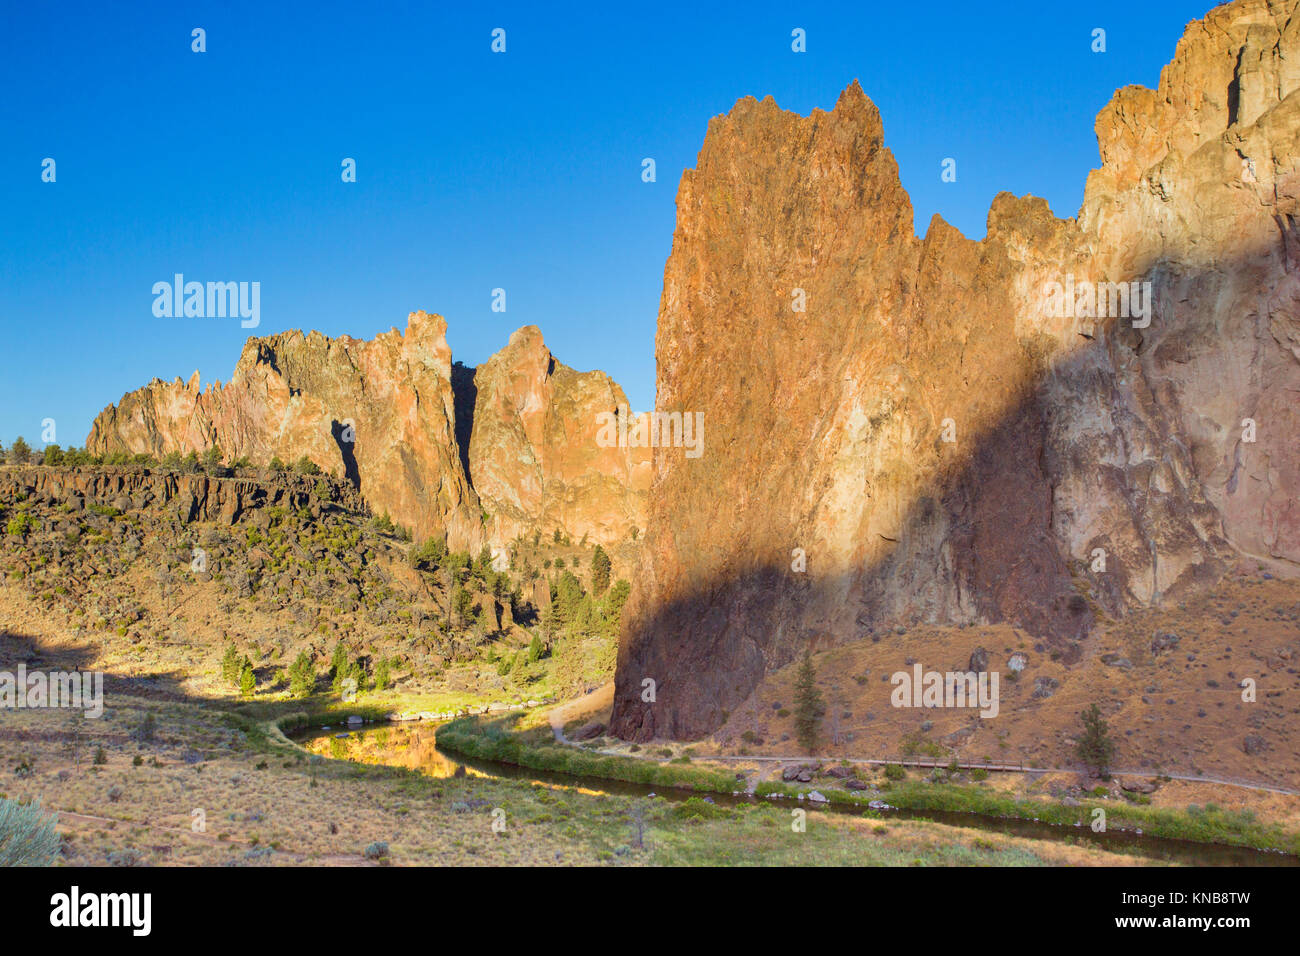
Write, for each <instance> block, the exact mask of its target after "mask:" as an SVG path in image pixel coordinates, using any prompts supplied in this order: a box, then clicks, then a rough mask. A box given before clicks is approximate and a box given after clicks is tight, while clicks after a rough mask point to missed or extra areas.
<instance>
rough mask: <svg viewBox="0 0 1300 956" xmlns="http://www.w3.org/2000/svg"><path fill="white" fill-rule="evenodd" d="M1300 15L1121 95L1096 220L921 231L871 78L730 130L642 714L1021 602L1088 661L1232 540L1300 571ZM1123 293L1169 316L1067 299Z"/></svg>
mask: <svg viewBox="0 0 1300 956" xmlns="http://www.w3.org/2000/svg"><path fill="white" fill-rule="evenodd" d="M1296 7H1297V3H1296V2H1295V0H1292V2H1288V3H1269V2H1266V0H1240V2H1237V3H1233V4H1230V5H1227V6H1224V7H1220V8H1217V9H1215V10H1214V11H1212V12H1211V13H1210V14H1209V15H1208V16H1207V17H1206V18H1205V19H1204V20H1203V21H1199V22H1195V23H1193V24H1191V25H1190V26H1189V27H1188V29H1187V32H1186V34H1185V36H1184V38H1183V39H1182V41H1181V42H1180V43H1179V45H1178V49H1177V51H1176V54H1175V57H1174V60H1173V62H1172V63H1171V64H1170V65H1169V66H1168V67H1167V68H1166V69H1165V71H1164V73H1163V74H1162V77H1161V81H1160V85H1159V88H1158V89H1157V90H1154V91H1152V90H1145V89H1141V88H1137V87H1129V88H1125V89H1123V90H1120V91H1119V92H1118V93H1116V95H1115V97H1114V98H1113V100H1112V101H1111V103H1110V104H1109V105H1108V106H1107V107H1106V108H1105V109H1104V110H1103V111H1102V112H1101V114H1100V115H1099V117H1098V119H1097V135H1098V141H1099V145H1100V149H1101V157H1102V167H1101V168H1100V169H1099V170H1096V171H1094V172H1093V173H1092V174H1091V176H1090V177H1089V180H1088V184H1087V189H1086V195H1085V201H1084V204H1083V207H1082V210H1081V211H1080V214H1079V216H1078V218H1077V219H1067V220H1060V219H1057V218H1055V217H1054V216H1053V215H1052V214H1051V212H1050V211H1049V210H1048V208H1047V205H1046V203H1044V202H1043V201H1041V200H1038V199H1034V198H1032V197H1025V198H1021V199H1017V198H1014V197H1012V196H1011V195H1009V194H1005V193H1004V194H1002V195H1000V196H998V197H997V199H996V200H995V201H994V203H993V206H992V208H991V210H990V212H989V219H988V234H987V236H986V238H985V239H983V240H982V241H979V242H975V241H972V240H969V239H966V238H964V237H962V236H961V235H960V234H959V233H958V232H957V231H956V230H955V229H953V228H952V227H951V226H949V225H948V224H947V223H945V222H944V221H943V220H942V219H940V218H939V217H935V218H934V219H933V220H932V222H931V224H930V226H929V229H928V231H927V233H926V235H925V236H924V238H918V237H916V236H915V234H914V232H913V228H912V218H913V216H912V208H911V204H910V201H909V199H908V197H907V194H906V193H905V191H904V190H903V188H902V186H901V184H900V182H899V177H898V170H897V164H896V162H895V160H894V157H893V155H892V154H891V153H890V152H889V150H888V149H887V148H886V147H885V145H884V137H883V131H882V126H881V119H880V115H879V113H878V111H877V110H876V108H875V107H874V106H873V105H872V104H871V103H870V101H869V100H868V99H867V98H866V97H865V95H864V94H863V92H862V90H861V89H860V88H859V87H858V85H857V84H856V83H854V84H853V85H852V86H850V87H849V88H848V89H847V90H846V91H845V92H844V94H843V95H842V96H841V97H840V100H839V102H838V103H837V105H836V107H835V109H834V111H833V112H831V113H825V112H822V111H820V110H814V111H813V113H812V115H811V116H808V117H802V116H798V115H795V114H792V113H789V112H785V111H783V110H781V109H779V108H778V107H777V105H776V104H775V103H774V102H773V100H772V99H771V98H770V97H769V98H768V99H765V100H763V101H761V102H759V101H757V100H755V99H753V98H746V99H743V100H741V101H740V102H739V103H737V104H736V106H735V108H734V109H733V110H732V111H731V113H730V114H728V115H726V116H722V117H717V118H715V119H714V120H713V121H712V122H711V123H710V125H709V129H708V133H707V135H706V137H705V141H704V145H703V148H702V149H701V151H700V155H699V160H698V163H697V166H696V168H695V169H694V170H687V171H686V172H685V173H684V174H683V176H682V181H681V185H680V188H679V192H678V199H677V207H678V221H677V229H676V233H675V235H674V237H673V248H672V253H671V256H670V258H669V261H668V264H667V267H666V269H665V278H664V290H663V297H662V301H661V307H660V319H659V328H658V334H657V338H656V358H657V362H658V382H657V387H658V395H657V403H656V404H657V407H658V408H660V409H676V410H686V411H702V412H703V413H704V417H705V420H706V421H707V423H708V433H709V436H710V437H709V442H708V445H707V448H706V450H705V453H704V455H703V457H702V458H700V459H698V460H695V461H692V460H688V459H686V458H685V457H684V456H683V455H682V454H681V452H680V451H679V450H676V449H658V450H657V451H656V452H655V455H654V478H653V485H652V491H651V498H650V511H649V515H648V518H647V531H646V540H645V544H644V548H643V565H644V567H643V569H642V571H641V574H640V576H639V580H638V582H637V585H636V587H635V590H634V594H633V597H632V601H631V603H630V604H629V608H628V613H627V614H626V615H625V618H624V621H625V630H624V640H623V646H622V648H621V653H620V661H619V669H618V678H617V690H616V696H615V709H614V715H613V721H612V729H613V730H614V731H615V732H617V733H618V734H620V735H621V736H624V737H631V738H636V739H648V738H650V737H653V736H657V735H658V736H669V737H678V738H683V737H684V738H691V737H698V736H701V735H704V734H706V733H709V732H710V731H712V730H713V729H715V728H716V727H718V726H719V725H720V724H721V723H722V721H723V720H724V719H725V717H726V714H727V712H728V711H730V710H732V709H733V708H735V707H736V706H737V705H738V704H739V703H740V702H742V701H743V700H745V698H746V697H747V696H748V694H749V693H750V692H751V691H752V689H753V688H754V687H755V686H756V684H757V683H758V681H759V680H761V678H762V676H763V675H764V674H765V673H766V672H768V671H770V670H771V669H772V668H774V667H778V666H780V665H782V664H784V663H786V662H788V661H789V660H791V659H792V658H793V657H794V655H795V654H797V653H798V652H799V651H800V650H801V649H802V648H803V647H805V646H807V645H809V644H810V643H811V644H814V645H820V644H824V643H833V642H838V641H844V640H853V639H859V638H862V637H864V636H868V635H870V634H871V633H872V631H873V630H877V629H880V628H883V627H888V626H893V625H897V624H907V623H911V622H921V621H924V622H931V623H956V624H960V623H969V622H987V623H997V622H1009V623H1014V624H1017V625H1019V626H1022V627H1024V628H1025V629H1026V630H1028V631H1030V632H1031V633H1032V634H1034V635H1035V636H1036V637H1038V638H1041V639H1044V640H1049V641H1051V642H1053V643H1054V644H1055V646H1056V648H1057V649H1058V651H1059V652H1060V653H1061V654H1062V655H1063V657H1064V658H1065V659H1066V660H1070V659H1073V658H1074V657H1075V656H1077V655H1078V654H1079V653H1080V647H1081V643H1080V642H1082V641H1086V638H1087V635H1088V633H1089V630H1090V627H1091V626H1092V622H1093V620H1094V619H1095V618H1096V616H1097V615H1098V614H1099V613H1101V612H1103V611H1106V612H1110V613H1123V611H1124V609H1125V608H1127V607H1131V606H1134V605H1139V604H1146V603H1150V602H1155V601H1160V600H1164V599H1166V598H1169V597H1171V596H1173V595H1176V594H1177V593H1178V592H1179V590H1180V589H1184V588H1188V587H1191V586H1193V585H1195V584H1196V583H1197V582H1198V581H1201V580H1204V579H1207V578H1210V577H1213V576H1214V575H1215V574H1216V573H1217V572H1218V570H1219V568H1220V566H1221V563H1222V560H1223V559H1224V558H1225V557H1227V556H1230V555H1233V554H1235V553H1245V554H1249V555H1255V556H1258V557H1260V558H1261V559H1264V560H1276V561H1280V562H1283V563H1291V564H1294V563H1297V562H1300V504H1297V501H1298V500H1300V494H1298V493H1300V455H1298V454H1297V450H1296V447H1295V439H1296V436H1297V434H1300V429H1298V428H1297V424H1298V422H1297V417H1298V416H1297V409H1298V408H1300V404H1298V403H1297V402H1296V395H1297V394H1300V285H1297V283H1298V282H1300V279H1298V278H1297V275H1298V274H1297V270H1296V268H1295V266H1296V261H1297V258H1296V257H1297V250H1298V249H1300V246H1298V245H1297V235H1296V228H1295V216H1296V212H1297V198H1296V189H1297V185H1298V184H1300V178H1298V176H1297V160H1298V158H1300V151H1298V150H1297V148H1296V147H1297V142H1296V139H1297V136H1300V115H1298V112H1300V96H1298V95H1297V94H1296V93H1295V90H1296V88H1297V87H1298V86H1300V42H1297V31H1298V30H1300V18H1296V17H1295V16H1294V13H1295V10H1296ZM1121 282H1123V283H1130V282H1138V283H1139V284H1140V283H1144V282H1149V283H1150V295H1151V300H1150V301H1151V305H1152V308H1151V310H1150V323H1149V325H1145V317H1142V316H1139V317H1133V316H1129V317H1121V316H1119V315H1116V314H1114V312H1110V310H1109V309H1107V310H1105V311H1107V312H1109V313H1110V314H1106V315H1101V316H1095V315H1094V316H1092V317H1089V316H1087V315H1083V314H1081V313H1085V312H1087V311H1088V309H1087V307H1086V304H1085V303H1086V299H1084V300H1083V301H1077V302H1075V303H1074V304H1075V305H1076V306H1081V308H1075V309H1063V308H1061V307H1060V303H1059V302H1057V303H1054V302H1053V300H1052V297H1051V295H1049V294H1048V290H1050V289H1051V288H1052V284H1053V283H1057V284H1060V285H1064V284H1066V283H1070V284H1071V285H1074V284H1075V283H1077V284H1078V287H1079V288H1083V287H1084V284H1085V283H1121ZM1141 288H1142V286H1141V285H1139V289H1141ZM796 303H800V304H804V305H805V306H806V311H802V312H800V311H795V310H794V309H795V304H796ZM1107 304H1108V305H1109V303H1107ZM1115 305H1116V309H1115V311H1118V305H1119V302H1118V300H1117V301H1116V303H1115ZM719 370H725V373H724V374H720V372H719ZM1245 419H1251V420H1252V421H1253V422H1254V423H1255V425H1256V430H1255V432H1254V434H1253V435H1251V434H1250V433H1249V432H1248V431H1247V430H1246V424H1245V422H1244V420H1245ZM1252 437H1253V438H1254V439H1255V440H1254V441H1253V442H1252V441H1250V438H1252ZM801 555H804V556H806V557H805V558H804V560H806V571H800V570H799V563H800V560H801V558H800V556H801ZM1099 557H1100V558H1101V561H1100V562H1099V561H1098V558H1099ZM646 680H652V681H654V686H655V695H654V700H653V701H650V700H648V699H647V696H648V695H646V694H645V687H646V685H645V681H646Z"/></svg>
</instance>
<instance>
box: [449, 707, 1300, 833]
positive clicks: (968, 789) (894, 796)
mask: <svg viewBox="0 0 1300 956" xmlns="http://www.w3.org/2000/svg"><path fill="white" fill-rule="evenodd" d="M438 745H439V746H440V747H442V748H444V749H447V750H451V751H454V752H456V753H460V754H462V755H464V756H466V757H470V758H478V759H483V760H495V761H499V762H502V763H508V764H513V765H517V766H521V767H529V768H531V769H534V770H545V771H551V772H554V773H564V774H572V775H575V776H583V777H592V778H600V779H608V780H622V781H628V782H632V783H640V784H646V785H651V786H658V787H678V788H685V789H691V790H696V791H701V792H706V791H707V792H712V793H722V794H731V793H735V792H736V791H737V790H741V789H744V784H743V783H741V782H740V781H738V780H737V778H736V775H735V774H734V773H732V772H729V771H727V770H726V769H723V768H719V767H718V766H717V765H716V764H715V765H712V766H710V765H708V764H707V763H698V762H697V763H694V764H685V763H663V762H659V761H656V760H653V759H649V758H639V757H632V756H612V755H605V754H596V753H591V752H590V751H587V750H584V749H582V748H581V747H575V746H568V745H563V744H558V743H554V742H551V741H549V740H547V741H545V742H543V741H541V740H540V739H539V737H538V734H537V732H536V730H533V731H525V732H513V731H512V730H511V729H509V728H508V727H507V726H505V722H504V721H502V720H491V721H484V720H481V719H479V718H466V719H463V720H458V721H455V722H454V723H452V724H448V725H447V726H445V727H443V728H440V729H439V731H438ZM814 790H816V791H818V792H819V793H821V794H822V795H823V796H825V797H826V799H827V800H828V801H829V802H831V803H833V804H838V805H851V806H861V807H866V806H867V804H868V803H869V802H870V801H872V800H881V801H883V802H885V803H888V804H889V805H891V806H894V807H898V808H899V809H904V810H913V811H927V810H929V811H943V812H951V813H970V814H978V815H981V816H989V817H1005V818H1012V819H1019V820H1029V821H1036V822H1040V823H1048V824H1053V825H1056V826H1061V827H1090V826H1091V825H1092V824H1093V822H1094V820H1096V819H1098V817H1097V815H1096V811H1097V810H1100V811H1102V812H1103V813H1104V814H1105V817H1104V820H1105V825H1106V827H1107V828H1108V829H1111V830H1119V829H1123V830H1134V831H1138V830H1140V831H1141V832H1142V833H1144V834H1146V835H1149V836H1153V837H1160V838H1165V839H1174V840H1188V841H1192V842H1196V843H1208V844H1223V845H1227V846H1241V847H1248V848H1251V849H1257V850H1271V851H1276V852H1281V853H1289V854H1293V855H1300V833H1296V832H1293V831H1289V830H1287V829H1285V828H1284V827H1282V826H1279V825H1277V824H1275V823H1269V822H1265V821H1261V820H1259V819H1258V818H1257V817H1256V815H1255V814H1254V813H1253V812H1252V811H1249V810H1227V809H1223V808H1221V807H1218V806H1216V805H1215V804H1213V803H1207V804H1205V805H1204V806H1188V807H1186V808H1178V809H1175V808H1168V807H1152V806H1144V805H1140V804H1135V803H1129V802H1126V801H1120V800H1087V801H1079V802H1078V803H1077V805H1070V804H1067V803H1064V802H1060V801H1056V800H1052V799H1046V798H1020V797H1016V796H1014V795H1012V794H1009V793H1006V792H1005V791H1001V790H998V789H995V788H993V787H991V786H988V785H984V784H979V783H976V784H969V785H962V784H951V783H930V782H927V781H923V780H901V781H891V780H888V779H882V780H880V781H879V784H878V790H877V791H875V792H870V793H864V792H859V793H851V792H849V791H847V790H841V789H836V788H835V787H833V786H827V785H818V786H793V785H790V784H786V783H772V782H764V783H759V784H758V785H757V787H756V788H755V791H754V792H755V796H757V797H767V798H773V799H775V798H777V797H778V796H779V797H785V798H789V799H792V800H798V799H799V797H800V795H801V794H802V795H803V797H804V799H805V800H807V797H808V795H809V794H810V793H812V792H813V791H814Z"/></svg>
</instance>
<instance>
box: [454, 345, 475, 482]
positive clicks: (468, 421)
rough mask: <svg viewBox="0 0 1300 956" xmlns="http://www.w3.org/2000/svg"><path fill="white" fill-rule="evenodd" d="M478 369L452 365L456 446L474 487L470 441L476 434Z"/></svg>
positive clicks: (462, 464)
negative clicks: (476, 376) (470, 460)
mask: <svg viewBox="0 0 1300 956" xmlns="http://www.w3.org/2000/svg"><path fill="white" fill-rule="evenodd" d="M477 371H478V370H477V369H475V368H472V367H470V366H468V365H462V364H461V363H460V362H456V363H454V364H453V365H452V366H451V394H452V401H453V407H454V408H455V412H456V448H457V450H458V451H459V452H460V467H461V468H462V469H464V471H465V482H466V484H468V485H469V486H470V487H471V488H473V487H474V477H473V475H471V474H470V468H469V441H470V438H472V437H473V435H474V406H475V405H476V404H477V403H478V386H477V385H475V384H474V375H475V373H476V372H477Z"/></svg>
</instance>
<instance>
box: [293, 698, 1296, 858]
mask: <svg viewBox="0 0 1300 956" xmlns="http://www.w3.org/2000/svg"><path fill="white" fill-rule="evenodd" d="M437 731H438V725H436V724H433V723H430V722H426V721H420V722H412V723H400V724H367V725H365V726H364V727H362V728H360V729H353V730H348V728H347V727H343V726H336V727H333V728H331V729H330V730H322V729H320V728H313V729H309V730H303V731H299V732H298V733H295V734H292V735H291V736H292V737H293V739H294V740H296V741H297V742H298V743H299V744H301V745H302V746H303V747H305V748H307V749H308V750H310V751H311V752H312V753H317V754H320V755H322V756H325V757H334V758H336V759H340V760H355V761H358V762H361V763H373V764H385V765H388V766H394V767H405V768H408V769H411V770H419V771H420V772H421V773H424V774H427V775H428V776H431V777H453V776H457V775H464V776H470V777H497V778H501V779H505V780H523V781H527V782H529V783H538V784H543V785H545V786H553V787H565V788H568V789H573V790H577V791H579V792H581V793H588V794H594V795H602V794H617V795H619V796H628V797H641V796H646V795H648V794H650V793H654V794H655V795H656V796H658V797H662V798H663V799H666V800H672V801H682V800H686V799H688V798H690V797H692V796H701V795H700V794H695V793H692V792H691V791H688V790H675V789H673V788H666V789H662V790H660V789H656V788H654V787H650V786H646V785H643V784H636V783H626V782H624V781H621V780H606V779H603V778H593V777H581V776H573V775H570V774H561V773H549V772H547V771H544V770H531V769H529V768H527V767H517V766H514V765H513V764H503V763H496V762H493V761H484V760H469V759H466V758H465V757H462V756H461V755H460V754H456V753H451V752H449V751H443V750H440V749H439V748H438V743H437ZM343 733H346V734H347V737H346V738H340V737H339V736H337V735H339V734H343ZM887 797H888V795H887V794H886V795H885V798H886V799H887ZM710 799H711V800H713V801H714V802H715V803H719V804H728V805H731V804H739V803H756V802H761V801H759V800H758V798H755V797H750V796H744V795H742V796H731V795H722V794H713V795H710ZM772 802H776V801H772ZM781 803H782V804H783V805H793V801H781ZM798 805H799V806H803V807H805V808H807V809H812V807H813V805H812V804H810V803H807V802H802V803H800V804H798ZM820 809H821V810H822V812H827V813H862V812H864V811H863V810H861V809H859V808H856V807H846V806H842V805H833V806H828V805H823V806H822V807H821V808H820ZM875 812H879V813H880V814H881V815H882V816H888V817H896V818H898V819H904V820H914V819H924V820H933V821H935V822H937V823H945V824H949V825H952V826H960V827H969V828H973V829H978V830H988V831H991V832H994V833H1003V834H1008V835H1012V836H1019V837H1026V838H1029V839H1033V840H1050V841H1053V842H1056V843H1074V844H1079V845H1092V846H1097V847H1101V848H1102V849H1105V850H1109V851H1111V852H1114V853H1124V854H1133V855H1137V856H1143V857H1146V858H1148V859H1152V860H1164V861H1167V862H1170V863H1182V864H1187V865H1194V866H1297V865H1300V857H1295V856H1291V855H1288V854H1284V853H1269V852H1264V851H1260V850H1251V849H1247V848H1245V847H1233V846H1220V845H1217V844H1205V843H1192V842H1190V841H1187V840H1169V839H1165V838H1162V837H1153V836H1148V835H1146V834H1138V833H1133V832H1131V831H1127V830H1109V831H1107V832H1106V833H1094V832H1093V831H1092V830H1091V829H1090V828H1088V827H1058V826H1052V825H1050V824H1047V823H1035V822H1034V821H1033V820H1018V819H1007V818H1004V817H991V816H984V815H982V814H975V813H954V812H951V811H945V810H916V811H914V810H882V811H875Z"/></svg>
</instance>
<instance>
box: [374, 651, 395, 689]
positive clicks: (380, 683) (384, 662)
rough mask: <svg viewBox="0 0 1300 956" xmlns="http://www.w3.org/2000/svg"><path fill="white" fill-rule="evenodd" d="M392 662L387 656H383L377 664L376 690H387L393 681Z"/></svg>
mask: <svg viewBox="0 0 1300 956" xmlns="http://www.w3.org/2000/svg"><path fill="white" fill-rule="evenodd" d="M391 668H392V664H391V663H390V662H389V660H388V658H387V657H381V658H380V659H379V663H378V664H376V665H375V690H387V689H388V684H389V682H390V681H391V679H392V678H391Z"/></svg>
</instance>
